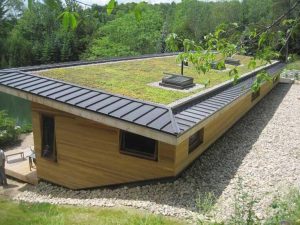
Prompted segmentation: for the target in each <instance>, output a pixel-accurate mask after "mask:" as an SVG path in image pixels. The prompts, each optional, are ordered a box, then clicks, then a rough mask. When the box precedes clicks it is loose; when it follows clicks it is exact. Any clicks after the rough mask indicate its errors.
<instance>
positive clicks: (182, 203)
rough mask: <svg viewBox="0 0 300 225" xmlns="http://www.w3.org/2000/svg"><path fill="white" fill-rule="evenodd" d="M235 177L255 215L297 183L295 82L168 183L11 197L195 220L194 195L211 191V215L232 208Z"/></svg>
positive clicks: (46, 187) (299, 110) (37, 190)
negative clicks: (251, 202)
mask: <svg viewBox="0 0 300 225" xmlns="http://www.w3.org/2000/svg"><path fill="white" fill-rule="evenodd" d="M240 179H241V180H242V183H243V189H244V191H246V192H247V193H249V194H250V195H253V197H254V198H255V199H257V200H258V202H257V204H256V205H255V210H256V213H257V215H258V216H259V217H260V218H263V217H264V216H265V215H266V212H267V210H268V206H269V204H270V202H271V200H272V198H273V197H274V196H277V195H281V194H282V193H283V192H284V190H286V189H287V188H289V187H291V186H296V187H300V85H287V84H279V85H278V86H277V87H276V88H275V89H274V90H273V91H272V92H271V93H270V94H269V95H268V96H267V97H265V98H264V99H263V100H262V101H261V102H260V103H258V104H257V105H256V106H255V107H254V108H253V109H252V110H251V111H250V112H249V113H248V114H247V115H246V116H245V117H244V118H242V119H241V120H240V122H238V123H237V124H236V125H235V126H234V127H233V128H232V129H230V130H229V131H228V132H227V133H226V134H225V135H224V136H223V137H222V138H220V139H219V140H218V141H217V142H216V143H215V144H214V145H213V146H211V147H210V148H209V149H208V150H207V151H206V152H205V153H204V154H203V155H202V156H201V157H200V158H199V159H198V160H196V161H195V163H194V164H193V165H192V166H191V167H190V168H189V169H188V170H186V171H185V172H184V173H183V175H182V176H181V177H180V178H178V179H177V180H176V181H174V182H170V183H163V184H153V185H146V186H141V187H122V188H118V189H94V190H87V191H70V190H67V189H64V188H61V187H56V186H54V185H50V184H47V183H40V184H39V185H38V186H37V187H31V186H27V187H23V188H22V192H20V194H19V195H17V196H16V197H15V198H16V199H19V200H26V201H31V202H36V201H38V202H51V203H64V204H79V205H98V206H107V207H112V206H130V207H135V208H140V209H145V210H148V211H150V212H154V213H158V214H163V215H170V216H176V217H180V218H189V219H190V220H192V221H195V219H196V218H197V217H198V216H200V215H199V214H197V207H196V203H195V200H196V198H197V196H198V194H199V193H200V194H201V195H204V194H205V193H208V192H211V193H213V194H214V195H215V196H216V203H215V205H214V210H213V213H212V214H213V215H214V216H216V217H217V218H220V219H224V218H228V216H229V215H230V214H231V213H232V206H233V199H234V195H235V193H236V187H237V182H238V180H240Z"/></svg>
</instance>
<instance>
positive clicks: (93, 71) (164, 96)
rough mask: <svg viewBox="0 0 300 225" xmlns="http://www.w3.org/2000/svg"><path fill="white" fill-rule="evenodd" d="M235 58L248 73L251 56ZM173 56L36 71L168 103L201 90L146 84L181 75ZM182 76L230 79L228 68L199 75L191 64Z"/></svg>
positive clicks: (218, 80)
mask: <svg viewBox="0 0 300 225" xmlns="http://www.w3.org/2000/svg"><path fill="white" fill-rule="evenodd" d="M235 57H236V58H238V59H240V60H241V63H242V64H243V66H239V67H238V68H239V72H240V74H244V73H246V72H249V71H250V69H248V67H247V65H248V62H249V60H250V57H247V56H235ZM175 58H176V57H175V56H171V57H161V58H151V59H142V60H130V61H123V62H117V63H107V64H94V65H88V66H77V67H69V68H58V69H51V70H45V71H39V72H38V73H39V74H40V75H42V76H46V77H51V78H54V79H59V80H63V81H67V82H71V83H75V84H79V85H82V86H85V87H90V88H95V89H100V90H104V91H107V92H110V93H115V94H121V95H125V96H128V97H132V98H137V99H141V100H145V101H151V102H155V103H161V104H169V103H171V102H174V101H176V100H179V99H182V98H184V97H188V96H190V95H193V94H195V93H197V92H200V91H201V89H197V90H196V91H193V92H189V93H184V92H180V91H173V90H165V89H162V88H158V87H152V86H149V85H148V84H149V83H153V82H158V81H160V80H161V79H162V77H163V76H164V74H163V72H168V73H175V74H180V70H181V67H180V65H179V64H178V63H177V62H176V60H175ZM259 65H260V64H259ZM226 66H227V68H233V66H230V65H226ZM184 75H186V76H191V77H194V81H195V82H196V83H199V84H204V83H205V82H206V81H207V80H208V79H209V80H210V84H209V85H208V86H207V88H208V87H212V86H214V85H216V84H220V83H222V82H224V81H227V80H229V79H231V78H230V77H229V72H228V70H227V71H216V70H211V71H210V72H209V73H207V74H206V75H203V74H198V73H197V71H196V70H195V68H193V66H188V67H185V68H184ZM202 90H203V89H202Z"/></svg>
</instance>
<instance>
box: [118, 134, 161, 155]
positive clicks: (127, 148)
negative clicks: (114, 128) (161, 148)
mask: <svg viewBox="0 0 300 225" xmlns="http://www.w3.org/2000/svg"><path fill="white" fill-rule="evenodd" d="M120 152H121V153H124V154H128V155H133V156H137V157H141V158H147V159H152V160H157V141H156V140H153V139H151V138H147V137H144V136H141V135H138V134H133V133H130V132H126V131H122V132H121V150H120Z"/></svg>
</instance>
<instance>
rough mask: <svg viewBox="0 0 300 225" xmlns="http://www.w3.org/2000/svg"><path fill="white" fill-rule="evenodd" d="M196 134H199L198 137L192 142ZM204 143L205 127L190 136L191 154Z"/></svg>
mask: <svg viewBox="0 0 300 225" xmlns="http://www.w3.org/2000/svg"><path fill="white" fill-rule="evenodd" d="M194 136H198V138H197V139H196V141H194V142H193V143H191V141H192V138H194ZM203 143H204V128H202V129H200V130H198V131H197V132H195V133H194V134H192V135H191V136H190V137H189V145H188V147H189V149H188V151H189V154H190V153H192V152H194V151H195V150H196V149H197V148H198V147H199V146H200V145H202V144H203Z"/></svg>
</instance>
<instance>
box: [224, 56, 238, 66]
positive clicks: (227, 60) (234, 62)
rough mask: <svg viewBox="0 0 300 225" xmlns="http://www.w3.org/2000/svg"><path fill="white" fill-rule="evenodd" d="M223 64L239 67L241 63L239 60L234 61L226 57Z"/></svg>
mask: <svg viewBox="0 0 300 225" xmlns="http://www.w3.org/2000/svg"><path fill="white" fill-rule="evenodd" d="M225 63H226V64H229V65H233V66H239V65H241V61H240V60H239V59H235V58H232V57H227V58H226V59H225Z"/></svg>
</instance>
